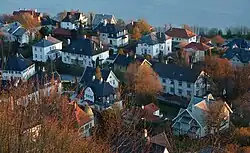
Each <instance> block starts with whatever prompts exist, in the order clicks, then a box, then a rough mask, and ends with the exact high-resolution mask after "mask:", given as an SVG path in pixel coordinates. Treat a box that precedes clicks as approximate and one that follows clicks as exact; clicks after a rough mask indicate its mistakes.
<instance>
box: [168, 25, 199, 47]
mask: <svg viewBox="0 0 250 153" xmlns="http://www.w3.org/2000/svg"><path fill="white" fill-rule="evenodd" d="M166 35H167V36H169V37H172V41H173V42H176V43H180V42H188V43H191V42H196V41H197V40H196V34H195V33H193V32H192V31H189V30H187V29H182V28H170V29H169V30H168V31H166Z"/></svg>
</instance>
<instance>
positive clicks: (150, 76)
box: [125, 63, 162, 95]
mask: <svg viewBox="0 0 250 153" xmlns="http://www.w3.org/2000/svg"><path fill="white" fill-rule="evenodd" d="M125 78H126V79H127V81H128V84H129V86H130V87H132V91H134V92H135V93H136V94H145V95H155V94H157V93H158V92H160V91H161V90H162V86H161V83H160V81H159V78H158V75H157V74H156V73H155V72H154V70H153V69H152V68H151V67H150V66H147V65H139V63H133V64H130V65H129V67H128V69H127V72H126V74H125Z"/></svg>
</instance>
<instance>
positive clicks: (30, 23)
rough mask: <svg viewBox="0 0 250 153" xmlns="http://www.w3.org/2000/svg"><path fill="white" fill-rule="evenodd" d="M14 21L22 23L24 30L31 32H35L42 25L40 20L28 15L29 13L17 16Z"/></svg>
mask: <svg viewBox="0 0 250 153" xmlns="http://www.w3.org/2000/svg"><path fill="white" fill-rule="evenodd" d="M14 20H15V21H18V22H19V23H21V24H22V26H24V28H26V29H28V30H30V31H33V30H35V29H36V28H37V27H38V26H39V25H40V23H39V22H38V20H37V19H36V18H34V17H33V16H32V15H31V14H28V13H24V14H20V15H15V16H14Z"/></svg>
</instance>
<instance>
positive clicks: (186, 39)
mask: <svg viewBox="0 0 250 153" xmlns="http://www.w3.org/2000/svg"><path fill="white" fill-rule="evenodd" d="M196 39H197V38H196V36H194V37H192V38H189V39H188V38H177V37H173V38H172V41H174V42H187V43H191V42H196V41H197V40H196Z"/></svg>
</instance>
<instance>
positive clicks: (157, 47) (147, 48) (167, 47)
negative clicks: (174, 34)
mask: <svg viewBox="0 0 250 153" xmlns="http://www.w3.org/2000/svg"><path fill="white" fill-rule="evenodd" d="M160 52H162V53H163V55H167V54H169V53H171V52H172V39H171V38H170V37H168V36H167V35H165V34H164V33H163V32H157V33H156V32H152V33H150V34H148V35H145V36H143V37H142V38H141V39H140V40H139V42H138V45H137V47H136V54H138V55H150V56H151V57H152V58H158V55H159V53H160Z"/></svg>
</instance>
